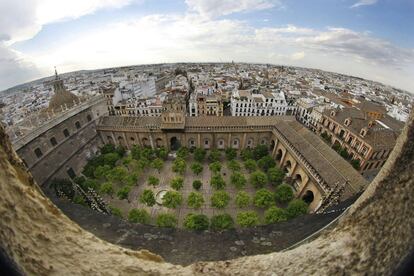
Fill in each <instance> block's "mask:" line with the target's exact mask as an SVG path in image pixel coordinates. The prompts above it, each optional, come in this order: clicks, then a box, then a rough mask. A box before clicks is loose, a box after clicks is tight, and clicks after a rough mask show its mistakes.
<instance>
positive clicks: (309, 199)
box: [302, 190, 315, 204]
mask: <svg viewBox="0 0 414 276" xmlns="http://www.w3.org/2000/svg"><path fill="white" fill-rule="evenodd" d="M314 199H315V195H314V194H313V192H312V191H311V190H307V191H306V192H305V194H304V195H303V196H302V200H303V201H305V202H306V203H307V204H311V203H312V202H313V200H314Z"/></svg>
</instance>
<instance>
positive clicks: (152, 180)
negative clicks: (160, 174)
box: [148, 175, 160, 187]
mask: <svg viewBox="0 0 414 276" xmlns="http://www.w3.org/2000/svg"><path fill="white" fill-rule="evenodd" d="M148 184H149V185H151V186H154V187H155V186H158V185H159V184H160V180H159V179H158V178H157V177H155V176H153V175H150V176H149V177H148Z"/></svg>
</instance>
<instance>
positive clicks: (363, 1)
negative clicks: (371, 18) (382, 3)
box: [351, 0, 378, 8]
mask: <svg viewBox="0 0 414 276" xmlns="http://www.w3.org/2000/svg"><path fill="white" fill-rule="evenodd" d="M377 2H378V0H360V1H358V2H356V3H355V4H353V5H352V6H351V8H358V7H361V6H370V5H374V4H376V3H377Z"/></svg>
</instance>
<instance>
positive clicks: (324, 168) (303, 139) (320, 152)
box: [99, 116, 367, 198]
mask: <svg viewBox="0 0 414 276" xmlns="http://www.w3.org/2000/svg"><path fill="white" fill-rule="evenodd" d="M160 125H161V118H160V117H113V116H110V117H103V118H101V120H100V122H99V126H101V127H111V126H116V127H118V126H124V127H133V128H137V129H139V128H148V127H150V126H158V128H159V126H160ZM240 126H243V127H251V128H252V129H254V127H269V131H272V130H273V129H276V130H277V131H279V133H280V134H281V135H283V136H284V137H285V138H286V140H287V141H289V143H290V145H291V146H293V148H294V149H296V150H297V151H298V152H299V153H300V154H301V155H302V156H303V158H305V160H306V161H307V162H308V163H309V164H310V165H311V166H312V167H313V168H314V170H315V171H316V172H317V173H318V174H319V175H320V176H321V177H322V179H323V180H324V181H325V183H326V185H327V186H328V187H330V188H334V187H335V186H336V185H337V184H343V183H345V182H346V181H349V185H346V187H345V191H344V194H343V198H347V197H349V196H351V195H353V194H355V193H357V192H360V191H361V190H362V189H363V187H365V186H366V185H367V181H366V180H365V179H364V178H363V177H362V176H361V175H360V174H359V173H358V172H357V171H356V170H355V169H354V168H353V167H352V166H351V165H350V164H349V163H348V162H347V161H346V160H344V159H343V158H342V157H341V156H339V155H338V154H337V153H336V152H335V151H334V150H333V149H331V148H330V147H329V146H328V145H327V144H326V143H325V142H324V141H323V140H322V139H321V138H320V137H318V136H317V135H316V134H314V133H313V132H311V131H310V130H308V129H307V128H305V127H304V126H302V125H301V124H300V123H298V122H297V121H296V120H295V119H294V117H292V116H278V117H270V116H269V117H259V116H258V117H233V116H228V117H227V116H225V117H219V118H218V117H215V116H203V117H186V121H185V127H186V128H187V127H188V128H191V127H203V128H209V127H211V128H214V127H229V128H231V127H240Z"/></svg>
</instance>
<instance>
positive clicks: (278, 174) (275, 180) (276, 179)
mask: <svg viewBox="0 0 414 276" xmlns="http://www.w3.org/2000/svg"><path fill="white" fill-rule="evenodd" d="M267 177H268V178H269V182H270V183H271V184H272V185H273V186H278V185H280V184H282V181H283V179H284V178H285V173H284V172H283V171H282V170H281V169H280V168H277V167H274V168H270V169H269V170H268V171H267Z"/></svg>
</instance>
